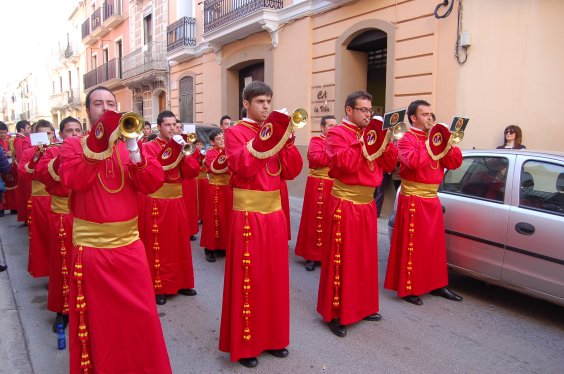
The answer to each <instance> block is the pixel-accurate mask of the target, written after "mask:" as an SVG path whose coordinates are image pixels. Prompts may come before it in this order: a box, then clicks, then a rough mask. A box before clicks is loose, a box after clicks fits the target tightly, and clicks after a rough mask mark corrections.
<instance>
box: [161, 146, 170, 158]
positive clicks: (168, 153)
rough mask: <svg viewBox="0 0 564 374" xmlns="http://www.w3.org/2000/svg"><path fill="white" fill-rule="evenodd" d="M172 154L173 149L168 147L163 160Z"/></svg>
mask: <svg viewBox="0 0 564 374" xmlns="http://www.w3.org/2000/svg"><path fill="white" fill-rule="evenodd" d="M171 154H172V149H171V148H170V147H169V148H167V149H165V151H164V152H163V155H162V156H161V158H162V159H163V160H166V159H167V158H169V157H170V155H171Z"/></svg>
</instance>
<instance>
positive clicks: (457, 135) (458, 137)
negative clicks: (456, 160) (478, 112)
mask: <svg viewBox="0 0 564 374" xmlns="http://www.w3.org/2000/svg"><path fill="white" fill-rule="evenodd" d="M462 139H464V130H458V131H455V132H453V133H452V142H453V143H454V144H458V143H460V142H461V141H462Z"/></svg>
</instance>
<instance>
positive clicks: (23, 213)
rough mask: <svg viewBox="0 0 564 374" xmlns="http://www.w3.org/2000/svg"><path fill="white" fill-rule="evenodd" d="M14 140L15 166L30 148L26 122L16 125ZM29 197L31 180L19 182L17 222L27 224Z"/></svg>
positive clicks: (29, 131) (27, 123) (28, 125)
mask: <svg viewBox="0 0 564 374" xmlns="http://www.w3.org/2000/svg"><path fill="white" fill-rule="evenodd" d="M16 132H17V134H16V138H15V139H14V154H13V155H12V156H13V157H14V158H15V162H16V164H19V162H20V160H21V158H22V155H23V152H24V151H25V150H26V149H28V148H29V147H31V142H30V141H29V134H30V133H31V125H30V124H29V122H28V121H25V120H22V121H19V122H18V123H16ZM30 196H31V180H30V179H26V180H19V179H18V187H17V188H16V204H17V210H18V222H24V224H26V223H27V217H28V215H29V212H28V211H27V203H28V201H29V197H30Z"/></svg>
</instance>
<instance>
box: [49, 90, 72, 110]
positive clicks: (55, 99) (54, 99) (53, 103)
mask: <svg viewBox="0 0 564 374" xmlns="http://www.w3.org/2000/svg"><path fill="white" fill-rule="evenodd" d="M68 104H69V91H63V92H61V93H58V94H54V95H51V96H50V97H49V106H50V107H51V109H55V110H60V109H63V108H64V107H65V106H67V105H68Z"/></svg>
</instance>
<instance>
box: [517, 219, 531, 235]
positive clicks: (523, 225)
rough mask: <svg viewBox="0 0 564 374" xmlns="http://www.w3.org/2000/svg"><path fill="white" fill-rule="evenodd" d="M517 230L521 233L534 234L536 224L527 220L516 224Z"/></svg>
mask: <svg viewBox="0 0 564 374" xmlns="http://www.w3.org/2000/svg"><path fill="white" fill-rule="evenodd" d="M515 231H517V232H518V233H519V234H521V235H533V234H534V233H535V226H533V225H531V224H530V223H527V222H519V223H517V224H516V225H515Z"/></svg>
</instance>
